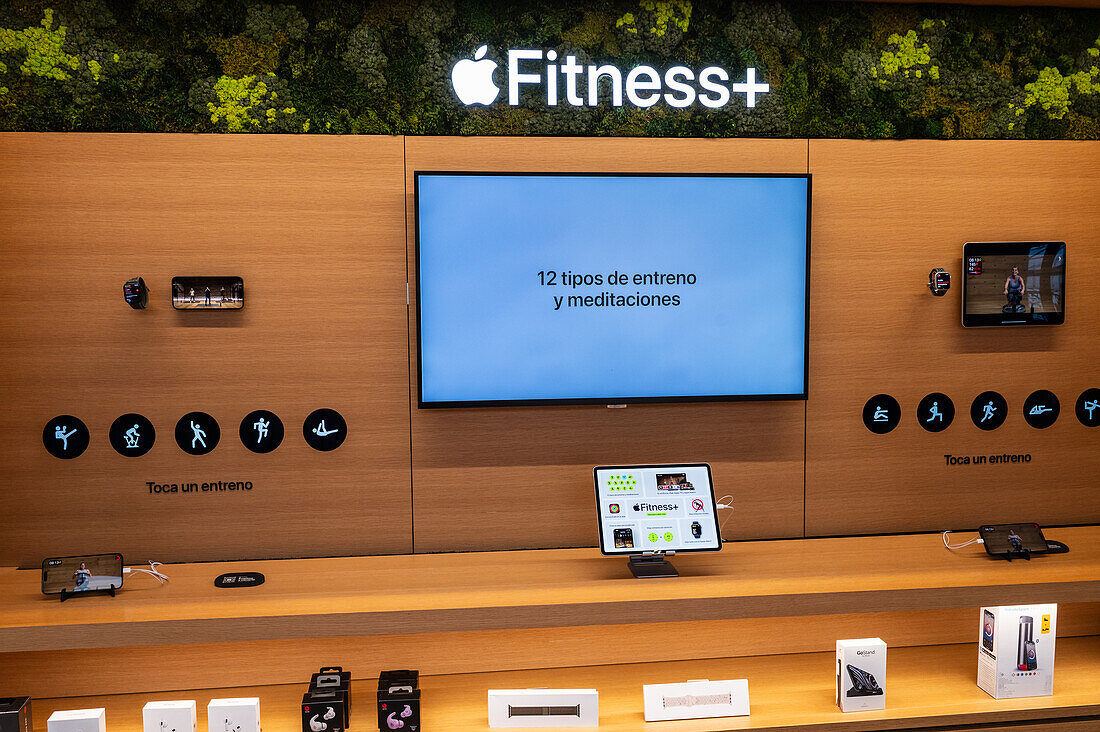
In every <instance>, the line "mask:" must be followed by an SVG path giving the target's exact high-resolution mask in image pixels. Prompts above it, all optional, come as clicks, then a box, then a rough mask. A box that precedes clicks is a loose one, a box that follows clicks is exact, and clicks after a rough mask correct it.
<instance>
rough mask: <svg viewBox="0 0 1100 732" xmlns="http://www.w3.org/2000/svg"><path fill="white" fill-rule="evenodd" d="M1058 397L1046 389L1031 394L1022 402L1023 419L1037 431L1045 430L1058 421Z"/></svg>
mask: <svg viewBox="0 0 1100 732" xmlns="http://www.w3.org/2000/svg"><path fill="white" fill-rule="evenodd" d="M1058 410H1059V405H1058V397H1056V396H1054V393H1053V392H1049V391H1047V390H1046V389H1039V390H1038V391H1033V392H1031V396H1029V397H1028V398H1027V399H1025V400H1024V419H1025V420H1026V421H1027V423H1028V424H1029V425H1031V426H1032V427H1034V428H1035V429H1037V430H1045V429H1046V428H1047V427H1050V426H1051V425H1052V424H1054V422H1055V420H1057V419H1058Z"/></svg>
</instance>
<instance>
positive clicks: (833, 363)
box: [806, 140, 1100, 535]
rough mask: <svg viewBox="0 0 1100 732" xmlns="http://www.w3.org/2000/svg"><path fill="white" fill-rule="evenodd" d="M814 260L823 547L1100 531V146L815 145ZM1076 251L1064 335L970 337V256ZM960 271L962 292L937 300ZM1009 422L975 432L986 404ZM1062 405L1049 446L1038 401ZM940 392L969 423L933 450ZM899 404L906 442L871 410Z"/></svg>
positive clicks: (814, 398)
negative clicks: (1002, 246)
mask: <svg viewBox="0 0 1100 732" xmlns="http://www.w3.org/2000/svg"><path fill="white" fill-rule="evenodd" d="M810 170H811V172H812V173H813V175H814V219H813V256H812V258H811V262H812V272H813V280H812V285H811V317H810V352H811V358H810V395H811V397H810V401H809V403H808V405H807V406H808V413H807V452H806V516H807V520H806V530H807V533H808V534H809V535H823V534H846V533H874V532H895V531H904V532H908V531H927V530H940V529H947V528H976V527H977V526H978V525H979V524H983V523H998V522H1011V521H1038V522H1040V523H1042V524H1064V523H1095V522H1097V521H1100V493H1098V492H1097V490H1096V485H1097V477H1098V476H1100V449H1098V448H1100V429H1090V428H1087V427H1085V426H1083V425H1081V424H1080V423H1079V422H1078V421H1077V419H1076V418H1075V416H1074V414H1073V407H1074V402H1075V401H1076V399H1077V397H1078V395H1079V394H1080V393H1081V392H1082V391H1083V390H1084V389H1085V388H1087V387H1100V369H1098V368H1097V363H1098V361H1100V205H1098V203H1100V143H1096V142H993V141H990V142H934V141H919V142H918V141H910V142H855V141H842V140H813V141H811V142H810ZM1021 240H1022V241H1027V240H1031V241H1034V240H1065V241H1066V242H1067V290H1066V303H1067V315H1066V324H1065V325H1062V326H1057V327H1032V328H981V329H975V328H963V327H962V326H961V324H960V310H961V306H960V303H961V291H962V261H961V259H962V245H963V243H964V242H967V241H1021ZM937 266H941V267H945V268H947V269H948V270H949V271H950V272H951V273H952V276H953V278H954V281H953V284H952V289H951V291H950V292H949V293H948V294H947V295H946V296H944V297H942V298H934V297H932V296H931V295H930V294H929V292H928V290H927V289H926V288H925V283H926V282H927V277H928V272H929V270H931V269H932V268H933V267H937ZM987 389H992V390H995V391H999V392H1000V393H1001V394H1002V395H1004V397H1005V398H1006V399H1007V400H1008V405H1009V417H1008V420H1007V421H1006V422H1005V424H1004V425H1003V426H1002V427H1000V428H999V429H997V430H995V431H992V432H983V431H981V430H979V429H978V428H977V427H975V426H974V424H973V423H972V422H971V419H970V411H969V410H970V404H971V402H972V401H973V399H974V397H975V396H977V395H978V394H979V393H981V392H982V391H985V390H987ZM1037 389H1049V390H1051V391H1053V392H1054V393H1055V394H1056V395H1057V396H1058V398H1059V400H1060V402H1061V416H1060V417H1059V419H1058V421H1057V422H1056V423H1055V424H1054V425H1053V426H1052V427H1050V428H1048V429H1045V430H1036V429H1033V428H1031V427H1029V426H1028V425H1027V424H1026V423H1025V422H1024V418H1023V402H1024V399H1025V398H1026V397H1027V396H1028V395H1029V394H1030V393H1031V392H1032V391H1034V390H1037ZM934 391H939V392H943V393H945V394H947V395H948V396H949V397H951V399H952V400H953V402H954V404H955V410H956V416H955V420H954V423H953V424H952V425H951V426H950V427H949V428H948V429H946V430H945V431H943V432H940V433H930V432H926V431H925V430H923V429H922V428H921V427H920V426H919V425H918V424H917V422H916V417H915V412H916V407H917V403H918V402H919V401H920V399H921V398H923V397H924V396H925V395H926V394H929V393H931V392H934ZM877 393H888V394H892V395H893V396H894V397H895V398H897V400H898V401H899V402H900V404H901V406H902V419H901V423H900V424H899V426H898V427H897V428H896V429H895V430H894V431H893V432H891V433H889V434H886V435H874V434H872V433H871V432H869V431H868V430H867V429H866V428H865V427H864V425H863V422H862V419H861V412H862V409H863V405H864V403H865V402H866V401H867V399H868V398H870V397H871V396H873V395H875V394H877ZM1001 453H1020V454H1030V455H1031V456H1032V458H1031V462H1030V463H1027V464H1016V465H1013V464H1007V465H1001V464H997V465H980V466H974V465H969V466H953V467H952V466H947V465H946V464H945V458H944V455H945V454H950V455H957V456H974V455H979V454H984V455H990V454H1001Z"/></svg>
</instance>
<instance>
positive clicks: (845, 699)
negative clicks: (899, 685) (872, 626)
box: [836, 638, 886, 712]
mask: <svg viewBox="0 0 1100 732" xmlns="http://www.w3.org/2000/svg"><path fill="white" fill-rule="evenodd" d="M836 705H837V706H838V707H840V711H842V712H866V711H871V710H876V709H885V708H886V642H885V641H883V640H882V639H881V638H856V639H853V640H838V641H837V642H836Z"/></svg>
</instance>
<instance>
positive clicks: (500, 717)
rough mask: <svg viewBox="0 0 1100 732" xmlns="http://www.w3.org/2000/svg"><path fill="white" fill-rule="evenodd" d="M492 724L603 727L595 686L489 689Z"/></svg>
mask: <svg viewBox="0 0 1100 732" xmlns="http://www.w3.org/2000/svg"><path fill="white" fill-rule="evenodd" d="M489 726H490V727H599V726H600V693H599V692H598V691H596V690H595V689H489Z"/></svg>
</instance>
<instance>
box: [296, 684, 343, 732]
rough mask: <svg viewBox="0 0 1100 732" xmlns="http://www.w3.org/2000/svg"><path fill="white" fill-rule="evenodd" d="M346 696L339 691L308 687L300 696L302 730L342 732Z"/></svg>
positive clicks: (310, 731) (307, 731) (304, 731)
mask: <svg viewBox="0 0 1100 732" xmlns="http://www.w3.org/2000/svg"><path fill="white" fill-rule="evenodd" d="M347 714H348V705H347V698H346V697H345V696H344V695H343V694H341V693H340V692H339V691H333V690H331V689H329V690H320V691H319V690H317V689H312V688H311V689H310V690H309V691H307V692H306V693H305V694H304V695H303V696H302V732H344V730H346V729H347V724H346V722H345V720H346V719H347Z"/></svg>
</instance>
